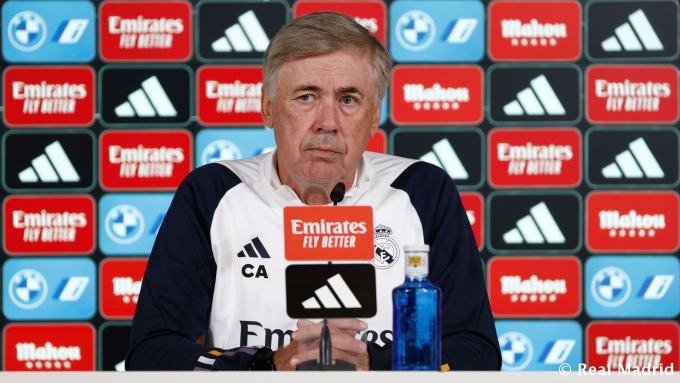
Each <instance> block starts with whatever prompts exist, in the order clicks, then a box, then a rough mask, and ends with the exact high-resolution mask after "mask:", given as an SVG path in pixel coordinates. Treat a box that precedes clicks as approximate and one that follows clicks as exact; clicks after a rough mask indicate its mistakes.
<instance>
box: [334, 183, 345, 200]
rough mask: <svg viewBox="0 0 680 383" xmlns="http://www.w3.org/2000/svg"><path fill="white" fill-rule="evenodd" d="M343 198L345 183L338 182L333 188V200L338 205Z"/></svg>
mask: <svg viewBox="0 0 680 383" xmlns="http://www.w3.org/2000/svg"><path fill="white" fill-rule="evenodd" d="M343 198H345V184H344V183H342V182H338V183H337V185H335V187H333V190H331V201H333V203H334V204H336V205H337V204H338V202H340V201H342V199H343Z"/></svg>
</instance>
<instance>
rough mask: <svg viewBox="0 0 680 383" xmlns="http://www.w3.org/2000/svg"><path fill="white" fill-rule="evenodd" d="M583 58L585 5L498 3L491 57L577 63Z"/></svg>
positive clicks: (492, 12) (493, 9) (493, 11)
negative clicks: (582, 39) (579, 58)
mask: <svg viewBox="0 0 680 383" xmlns="http://www.w3.org/2000/svg"><path fill="white" fill-rule="evenodd" d="M580 55H581V5H580V4H579V3H578V2H576V1H572V0H564V1H494V2H492V3H491V5H489V56H491V58H492V59H493V60H494V61H506V60H507V61H537V60H544V61H545V60H560V61H574V60H576V59H578V57H579V56H580Z"/></svg>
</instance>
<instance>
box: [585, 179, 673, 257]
mask: <svg viewBox="0 0 680 383" xmlns="http://www.w3.org/2000/svg"><path fill="white" fill-rule="evenodd" d="M679 205H680V200H679V198H678V194H677V193H675V192H671V191H659V192H592V193H591V194H589V195H588V198H587V199H586V211H587V220H586V222H587V224H586V243H587V246H588V248H589V249H590V251H593V252H639V251H642V252H669V253H672V252H674V251H676V250H677V249H678V245H679V242H678V209H679Z"/></svg>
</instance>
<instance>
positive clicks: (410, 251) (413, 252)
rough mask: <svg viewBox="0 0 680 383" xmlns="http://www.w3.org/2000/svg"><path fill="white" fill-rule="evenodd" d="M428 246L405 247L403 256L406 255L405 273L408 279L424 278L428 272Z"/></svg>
mask: <svg viewBox="0 0 680 383" xmlns="http://www.w3.org/2000/svg"><path fill="white" fill-rule="evenodd" d="M429 251H430V246H429V245H405V246H404V254H405V255H406V263H405V264H404V266H405V270H404V271H405V272H406V275H407V276H409V277H414V278H418V277H426V276H427V274H428V270H429V265H428V263H429V262H428V257H429V255H428V253H429Z"/></svg>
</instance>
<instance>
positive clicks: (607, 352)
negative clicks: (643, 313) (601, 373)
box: [586, 321, 680, 375]
mask: <svg viewBox="0 0 680 383" xmlns="http://www.w3.org/2000/svg"><path fill="white" fill-rule="evenodd" d="M678 335H679V334H678V323H677V322H630V321H628V322H593V323H591V324H590V325H589V326H588V327H587V328H586V342H587V344H586V352H587V357H586V364H587V365H588V366H593V367H598V368H606V369H608V370H611V371H616V370H618V371H630V372H635V371H638V375H639V374H640V369H642V368H645V369H646V370H647V371H650V369H652V368H655V369H656V371H657V372H658V371H660V369H661V370H663V371H665V372H667V374H670V372H671V371H678V368H680V367H679V363H680V358H679V356H680V353H678V348H679V347H680V345H679V344H678ZM649 374H650V375H651V373H649Z"/></svg>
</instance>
